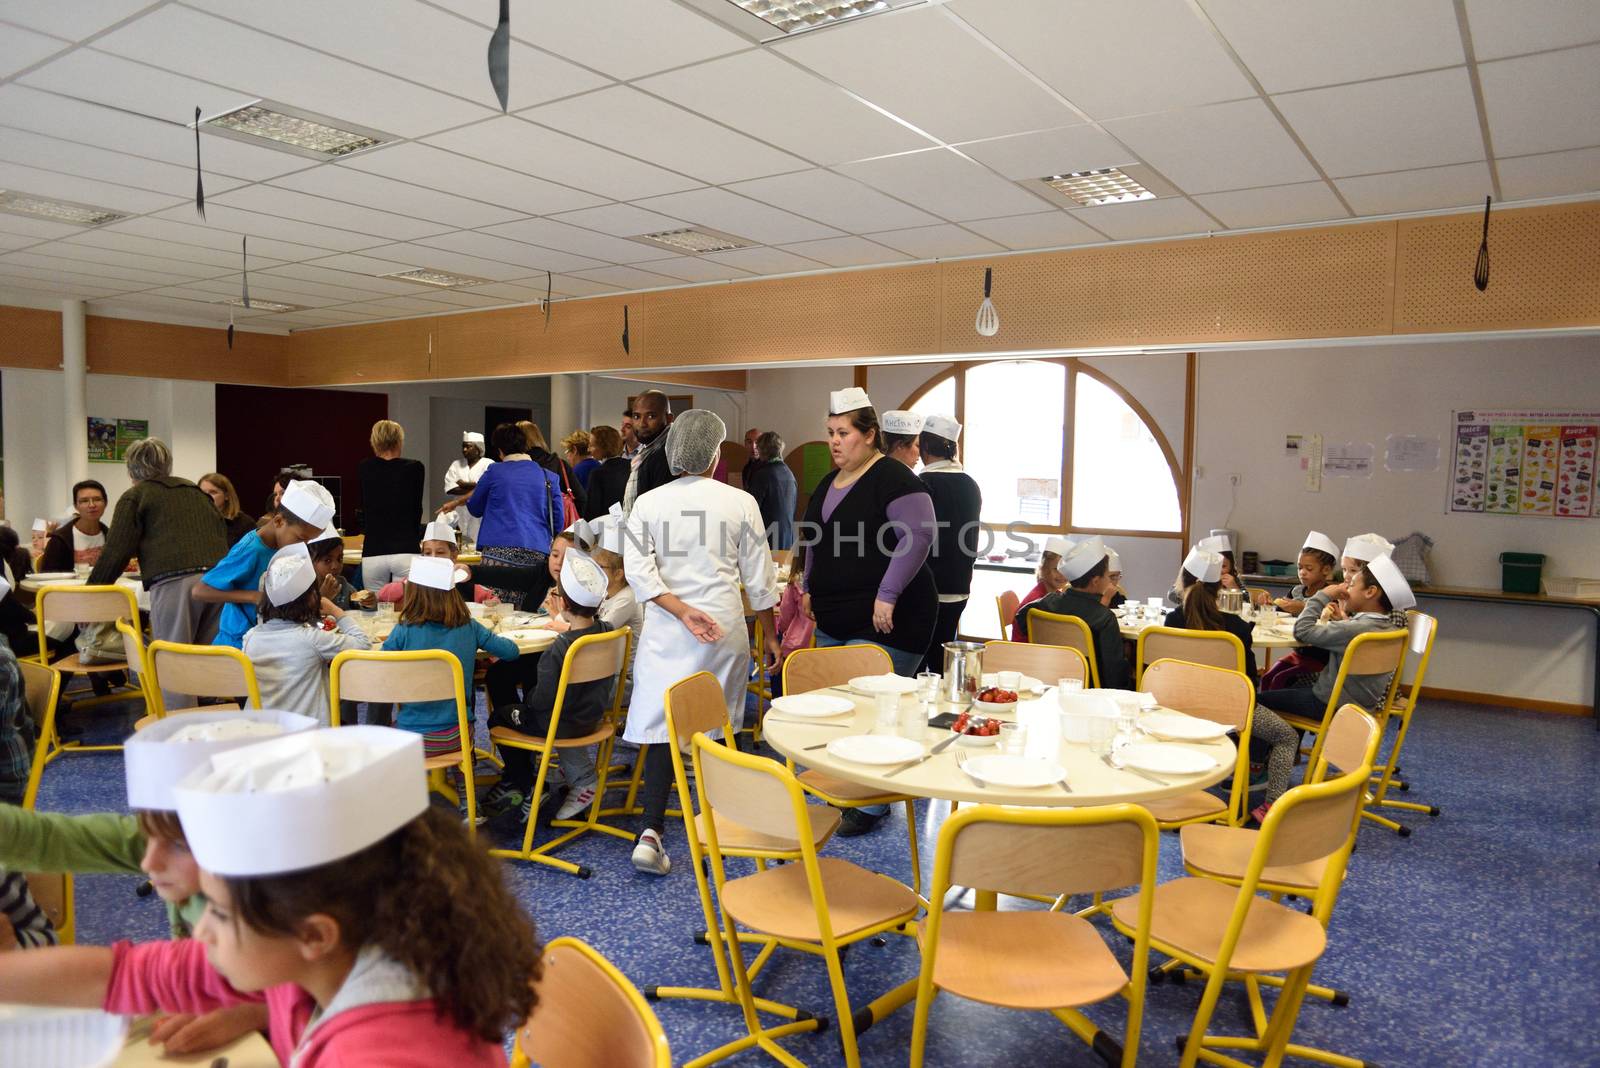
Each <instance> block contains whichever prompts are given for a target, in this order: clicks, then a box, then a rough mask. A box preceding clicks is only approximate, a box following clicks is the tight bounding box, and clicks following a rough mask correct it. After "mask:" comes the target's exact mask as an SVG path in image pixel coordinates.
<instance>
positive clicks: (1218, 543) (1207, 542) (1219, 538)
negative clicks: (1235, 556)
mask: <svg viewBox="0 0 1600 1068" xmlns="http://www.w3.org/2000/svg"><path fill="white" fill-rule="evenodd" d="M1196 547H1197V548H1201V549H1204V550H1205V551H1206V552H1208V553H1227V552H1232V551H1233V542H1232V541H1229V540H1228V536H1227V535H1226V534H1213V535H1211V537H1209V538H1201V539H1200V540H1199V541H1198V542H1197V543H1196Z"/></svg>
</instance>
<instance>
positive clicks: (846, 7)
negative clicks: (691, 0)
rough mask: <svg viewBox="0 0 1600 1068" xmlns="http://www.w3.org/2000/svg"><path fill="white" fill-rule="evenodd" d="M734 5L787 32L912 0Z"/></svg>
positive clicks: (767, 0) (758, 0)
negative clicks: (896, 0)
mask: <svg viewBox="0 0 1600 1068" xmlns="http://www.w3.org/2000/svg"><path fill="white" fill-rule="evenodd" d="M729 2H730V3H732V4H733V5H734V6H736V7H738V8H740V9H741V10H743V11H747V12H749V13H750V14H752V15H754V16H755V17H756V18H758V19H760V20H761V21H762V22H765V23H767V25H769V26H773V27H775V28H777V29H778V30H780V31H782V32H783V33H799V32H800V31H802V30H810V29H815V28H816V27H818V26H826V25H828V24H830V23H834V22H843V21H845V20H846V19H853V18H859V17H860V16H862V15H875V14H877V13H878V12H880V11H888V10H890V9H892V8H896V7H905V6H906V5H907V2H908V0H899V2H898V3H894V2H891V0H729Z"/></svg>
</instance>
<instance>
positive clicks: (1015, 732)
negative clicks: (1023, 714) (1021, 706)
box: [1000, 723, 1028, 756]
mask: <svg viewBox="0 0 1600 1068" xmlns="http://www.w3.org/2000/svg"><path fill="white" fill-rule="evenodd" d="M1027 745H1028V728H1027V727H1024V726H1023V725H1022V724H1020V723H1002V724H1000V748H1001V750H1003V751H1004V752H1007V753H1010V754H1011V755H1013V756H1021V755H1022V753H1023V750H1024V749H1026V748H1027Z"/></svg>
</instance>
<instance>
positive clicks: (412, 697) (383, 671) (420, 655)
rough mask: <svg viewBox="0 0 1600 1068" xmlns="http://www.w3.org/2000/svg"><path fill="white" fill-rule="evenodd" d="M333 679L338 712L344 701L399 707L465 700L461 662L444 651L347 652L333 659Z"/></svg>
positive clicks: (334, 704) (334, 703) (334, 697)
mask: <svg viewBox="0 0 1600 1068" xmlns="http://www.w3.org/2000/svg"><path fill="white" fill-rule="evenodd" d="M452 669H453V670H452ZM331 677H332V685H333V691H334V693H333V707H334V708H336V709H337V708H338V707H339V702H340V701H341V700H343V701H370V702H383V703H399V702H402V701H454V700H456V699H457V698H458V697H461V696H462V689H461V686H462V682H461V662H460V661H459V660H457V659H456V658H455V656H454V655H452V654H450V653H448V652H446V651H444V650H443V649H416V650H411V651H409V652H403V653H398V652H385V651H383V650H380V649H373V650H354V649H347V650H345V651H344V652H342V653H340V654H339V655H338V656H336V657H334V658H333V668H332V671H331Z"/></svg>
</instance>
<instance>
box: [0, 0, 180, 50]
mask: <svg viewBox="0 0 1600 1068" xmlns="http://www.w3.org/2000/svg"><path fill="white" fill-rule="evenodd" d="M150 3H151V0H73V2H72V3H70V4H41V3H39V2H38V0H3V2H0V19H3V20H4V21H6V22H14V23H16V24H17V25H18V26H26V27H28V29H30V30H38V31H39V32H40V33H49V34H54V35H55V36H57V37H64V38H66V39H67V40H69V41H81V40H83V39H84V38H85V37H88V36H89V35H90V34H95V33H99V32H100V31H101V30H103V29H105V28H106V27H107V26H110V25H111V24H112V23H114V22H120V21H122V20H123V19H125V18H127V17H128V16H129V15H132V14H135V13H136V12H138V11H139V10H141V9H142V8H146V7H149V6H150ZM7 32H10V31H7Z"/></svg>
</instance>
